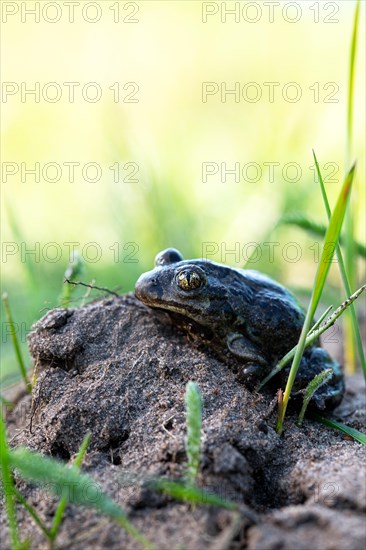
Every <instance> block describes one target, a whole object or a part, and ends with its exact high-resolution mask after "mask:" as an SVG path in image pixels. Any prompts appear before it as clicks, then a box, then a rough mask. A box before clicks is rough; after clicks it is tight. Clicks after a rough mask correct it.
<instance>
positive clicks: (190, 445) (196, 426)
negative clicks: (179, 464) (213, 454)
mask: <svg viewBox="0 0 366 550" xmlns="http://www.w3.org/2000/svg"><path fill="white" fill-rule="evenodd" d="M185 402H186V415H187V439H186V451H187V457H188V466H187V474H186V478H187V482H188V484H189V485H194V484H195V483H196V480H197V476H198V469H199V465H200V451H201V429H202V398H201V392H200V390H199V387H198V386H197V384H195V383H194V382H188V384H187V387H186V395H185Z"/></svg>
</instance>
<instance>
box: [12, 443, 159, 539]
mask: <svg viewBox="0 0 366 550" xmlns="http://www.w3.org/2000/svg"><path fill="white" fill-rule="evenodd" d="M9 460H10V463H11V466H12V467H13V468H17V470H19V472H20V474H21V476H22V477H23V478H25V479H27V480H29V481H32V482H33V483H36V484H41V485H44V484H47V487H50V489H51V490H53V491H54V492H55V493H56V494H58V495H61V498H66V500H67V502H69V503H72V504H76V505H79V506H86V507H89V508H94V509H95V510H97V511H98V512H100V513H102V514H105V515H107V516H109V517H111V518H112V519H114V520H115V521H116V522H117V523H118V524H119V525H120V526H121V527H123V528H124V529H125V530H126V532H127V533H129V534H130V535H131V536H132V537H133V538H134V539H135V540H137V541H138V542H139V543H140V544H141V545H142V547H143V548H146V549H151V548H152V545H151V543H150V542H149V541H148V540H147V539H146V538H145V537H144V536H143V535H142V534H141V533H140V532H139V531H137V529H136V528H135V527H134V526H133V525H132V524H131V523H130V521H129V520H128V519H127V517H126V513H125V511H124V510H123V508H121V507H120V506H119V505H118V504H117V503H116V502H114V501H113V500H112V499H111V498H109V497H108V496H107V495H106V494H104V493H103V492H102V490H101V488H100V486H99V485H98V484H97V483H96V482H95V481H94V480H93V478H91V477H90V476H88V475H87V474H81V473H80V472H79V470H78V468H77V467H76V466H73V465H72V466H67V465H65V464H63V463H61V462H59V461H57V460H55V459H51V458H48V457H45V456H43V455H41V454H39V453H35V452H31V451H29V450H28V449H24V448H18V449H16V450H14V451H11V452H10V453H9Z"/></svg>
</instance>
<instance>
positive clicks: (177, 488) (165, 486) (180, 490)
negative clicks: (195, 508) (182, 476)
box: [149, 479, 238, 510]
mask: <svg viewBox="0 0 366 550" xmlns="http://www.w3.org/2000/svg"><path fill="white" fill-rule="evenodd" d="M149 484H150V485H151V487H152V488H153V489H155V490H157V491H159V492H161V493H163V494H166V495H169V496H171V497H172V498H174V499H176V500H183V501H184V502H191V503H192V504H202V505H205V506H219V507H221V508H226V509H227V510H236V509H237V507H238V506H237V504H235V502H230V501H228V500H225V499H223V498H221V497H219V496H217V495H214V494H213V493H209V492H208V491H206V490H205V489H201V488H199V487H194V486H190V485H187V484H186V483H184V484H183V483H178V482H176V481H170V480H167V479H154V480H152V481H150V483H149Z"/></svg>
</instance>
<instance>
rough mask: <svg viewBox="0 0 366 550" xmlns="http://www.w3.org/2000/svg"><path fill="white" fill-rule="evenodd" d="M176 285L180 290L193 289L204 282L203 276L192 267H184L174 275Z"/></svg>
mask: <svg viewBox="0 0 366 550" xmlns="http://www.w3.org/2000/svg"><path fill="white" fill-rule="evenodd" d="M176 281H177V284H178V286H179V287H180V288H181V289H182V290H194V289H195V288H198V287H200V286H201V285H202V284H203V283H204V278H203V277H202V275H201V274H200V273H198V271H195V270H193V269H184V270H183V271H180V272H179V273H177V275H176Z"/></svg>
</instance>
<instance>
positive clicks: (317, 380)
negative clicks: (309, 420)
mask: <svg viewBox="0 0 366 550" xmlns="http://www.w3.org/2000/svg"><path fill="white" fill-rule="evenodd" d="M332 374H333V369H325V370H323V371H322V372H320V373H319V374H317V375H316V376H314V378H313V379H312V380H311V381H310V382H309V384H308V385H307V387H306V390H305V395H304V401H303V404H302V407H301V411H300V414H299V417H298V419H297V424H298V425H299V426H301V424H302V423H303V420H304V416H305V412H306V409H307V408H308V405H309V403H310V400H311V398H312V397H313V395H314V393H315V392H316V390H318V389H319V388H320V386H322V385H323V384H325V383H326V382H327V381H328V380H329V379H330V378H332Z"/></svg>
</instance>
